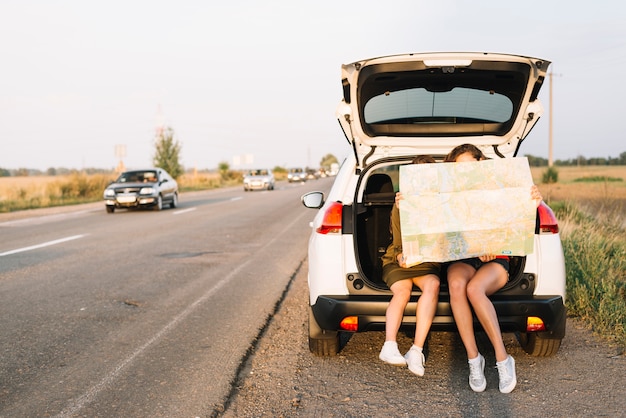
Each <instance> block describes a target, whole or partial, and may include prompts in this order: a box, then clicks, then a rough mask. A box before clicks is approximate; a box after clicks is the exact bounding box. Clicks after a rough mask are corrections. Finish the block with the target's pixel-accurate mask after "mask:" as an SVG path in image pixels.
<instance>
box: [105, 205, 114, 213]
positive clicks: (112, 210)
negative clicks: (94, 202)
mask: <svg viewBox="0 0 626 418" xmlns="http://www.w3.org/2000/svg"><path fill="white" fill-rule="evenodd" d="M106 208H107V213H113V212H115V206H107V207H106Z"/></svg>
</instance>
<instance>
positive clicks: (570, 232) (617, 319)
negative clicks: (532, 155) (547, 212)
mask: <svg viewBox="0 0 626 418" xmlns="http://www.w3.org/2000/svg"><path fill="white" fill-rule="evenodd" d="M545 170H546V169H545V168H543V169H540V168H533V169H532V172H533V178H534V180H535V182H536V184H537V185H538V186H539V189H540V191H541V194H542V195H543V197H544V200H545V201H546V202H548V204H549V205H550V206H551V207H552V209H554V211H555V213H556V215H557V219H558V220H559V229H560V235H561V240H562V242H563V251H564V253H565V263H566V266H565V267H566V271H567V306H568V313H569V314H570V315H572V316H576V317H579V318H581V319H582V320H583V321H584V322H585V323H587V324H589V326H590V328H591V329H593V330H594V331H596V332H597V333H598V334H599V335H601V336H603V337H604V338H606V339H607V340H608V341H610V342H611V343H614V344H615V346H616V349H617V352H618V353H620V354H623V353H624V352H625V351H626V167H624V166H614V167H558V168H557V171H558V182H557V183H554V184H541V179H542V174H543V172H544V171H545ZM602 178H605V179H606V178H608V179H611V180H612V181H608V180H604V181H602V180H600V181H580V179H586V180H589V179H596V180H598V179H602ZM619 179H621V181H616V180H619ZM577 180H578V181H577Z"/></svg>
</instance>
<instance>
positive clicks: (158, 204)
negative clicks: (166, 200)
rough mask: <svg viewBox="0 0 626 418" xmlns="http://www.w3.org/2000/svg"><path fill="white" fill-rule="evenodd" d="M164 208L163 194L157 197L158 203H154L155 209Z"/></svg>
mask: <svg viewBox="0 0 626 418" xmlns="http://www.w3.org/2000/svg"><path fill="white" fill-rule="evenodd" d="M161 209H163V196H161V195H159V196H158V197H157V202H156V205H154V210H157V211H158V210H161Z"/></svg>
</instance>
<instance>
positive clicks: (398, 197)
mask: <svg viewBox="0 0 626 418" xmlns="http://www.w3.org/2000/svg"><path fill="white" fill-rule="evenodd" d="M402 199H404V197H403V196H402V193H400V192H397V193H396V206H397V207H398V209H400V201H401V200H402Z"/></svg>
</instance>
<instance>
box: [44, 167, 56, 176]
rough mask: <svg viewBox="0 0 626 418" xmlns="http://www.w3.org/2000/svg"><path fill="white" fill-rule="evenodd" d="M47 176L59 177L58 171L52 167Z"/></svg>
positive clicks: (47, 171)
mask: <svg viewBox="0 0 626 418" xmlns="http://www.w3.org/2000/svg"><path fill="white" fill-rule="evenodd" d="M46 174H47V175H49V176H56V175H57V170H56V168H54V167H50V168H48V169H47V170H46Z"/></svg>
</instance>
